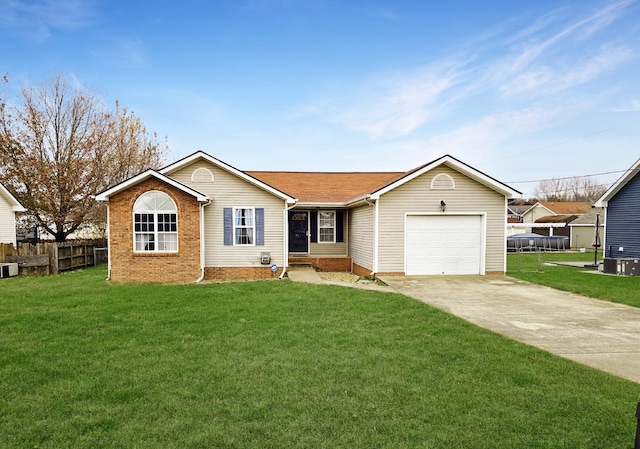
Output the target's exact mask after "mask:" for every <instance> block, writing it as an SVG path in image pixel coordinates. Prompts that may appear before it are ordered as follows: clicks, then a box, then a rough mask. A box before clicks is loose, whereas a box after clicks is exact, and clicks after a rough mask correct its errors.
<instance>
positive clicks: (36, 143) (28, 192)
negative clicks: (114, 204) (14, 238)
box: [0, 73, 168, 242]
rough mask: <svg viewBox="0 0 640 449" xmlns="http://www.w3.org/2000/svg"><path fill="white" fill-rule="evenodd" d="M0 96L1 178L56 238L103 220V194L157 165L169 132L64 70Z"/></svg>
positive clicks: (30, 217) (34, 220)
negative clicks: (161, 132) (162, 133)
mask: <svg viewBox="0 0 640 449" xmlns="http://www.w3.org/2000/svg"><path fill="white" fill-rule="evenodd" d="M8 82H9V79H8V75H4V77H3V80H2V84H3V89H2V94H0V182H2V183H3V184H4V185H5V186H7V187H8V188H9V189H11V191H12V192H13V193H14V194H15V196H16V197H17V199H18V200H19V201H20V202H21V203H22V205H23V206H24V207H25V208H26V209H27V219H28V220H30V221H31V224H32V225H37V226H38V227H40V228H41V229H43V230H45V231H46V232H47V233H49V234H51V235H52V236H53V237H54V238H55V240H56V241H58V242H63V241H65V240H66V239H67V237H68V236H69V235H70V234H72V233H73V232H75V231H76V230H78V228H79V227H80V226H81V225H83V224H87V223H94V224H104V223H105V222H106V207H105V206H104V205H101V204H99V203H97V202H96V201H95V199H94V195H95V194H96V193H97V192H100V191H102V190H105V189H106V188H108V187H110V186H112V185H115V184H117V183H119V182H122V181H124V180H125V179H128V178H130V177H131V176H133V175H135V174H137V173H139V172H141V171H143V170H145V169H147V168H158V167H160V165H161V163H162V159H163V157H164V156H165V155H166V153H167V151H168V145H167V141H166V138H165V139H164V141H162V140H159V139H158V136H157V134H156V133H153V132H149V131H148V130H147V128H146V127H145V125H144V123H143V122H142V120H141V119H140V118H139V117H138V116H136V115H135V114H134V113H133V111H131V110H129V109H127V108H123V107H121V106H120V105H119V103H118V102H117V101H116V102H115V105H114V106H113V107H111V108H108V107H107V106H106V104H105V102H104V100H103V99H102V98H101V97H100V96H99V95H97V94H96V93H95V92H92V91H89V90H87V89H84V88H82V87H80V86H77V85H76V84H73V83H72V82H71V80H70V79H69V78H68V77H66V76H64V75H63V74H61V73H58V74H56V75H55V76H54V77H53V78H52V79H50V80H46V81H43V82H41V83H39V84H36V85H29V86H26V87H23V88H22V89H21V94H20V95H18V98H17V99H16V100H15V101H11V99H9V98H8V95H7V85H8Z"/></svg>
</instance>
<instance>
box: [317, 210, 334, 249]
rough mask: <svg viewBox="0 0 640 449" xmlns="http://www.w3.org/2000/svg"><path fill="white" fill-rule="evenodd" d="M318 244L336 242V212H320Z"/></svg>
mask: <svg viewBox="0 0 640 449" xmlns="http://www.w3.org/2000/svg"><path fill="white" fill-rule="evenodd" d="M318 231H319V232H318V243H335V242H336V213H335V211H320V212H318Z"/></svg>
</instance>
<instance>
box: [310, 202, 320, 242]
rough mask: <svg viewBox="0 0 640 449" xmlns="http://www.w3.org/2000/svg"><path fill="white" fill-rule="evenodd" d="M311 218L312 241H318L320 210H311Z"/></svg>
mask: <svg viewBox="0 0 640 449" xmlns="http://www.w3.org/2000/svg"><path fill="white" fill-rule="evenodd" d="M309 215H311V219H310V220H309V230H310V231H311V243H318V211H316V210H312V211H311V214H309Z"/></svg>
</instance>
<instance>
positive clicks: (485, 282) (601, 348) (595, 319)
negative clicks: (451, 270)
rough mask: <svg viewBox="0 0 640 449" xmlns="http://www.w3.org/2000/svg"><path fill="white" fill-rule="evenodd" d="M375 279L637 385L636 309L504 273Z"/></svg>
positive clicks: (639, 334) (639, 317) (639, 324)
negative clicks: (515, 277) (562, 290)
mask: <svg viewBox="0 0 640 449" xmlns="http://www.w3.org/2000/svg"><path fill="white" fill-rule="evenodd" d="M594 276H595V275H594ZM380 280H381V281H383V282H384V283H386V284H387V285H389V286H390V287H392V288H393V289H394V290H396V291H397V292H399V293H402V294H404V295H407V296H410V297H413V298H415V299H418V300H420V301H422V302H425V303H427V304H430V305H432V306H435V307H437V308H439V309H442V310H444V311H446V312H449V313H451V314H453V315H456V316H459V317H461V318H464V319H465V320H467V321H469V322H471V323H474V324H476V325H478V326H482V327H484V328H487V329H490V330H492V331H494V332H496V333H499V334H502V335H504V336H507V337H509V338H512V339H514V340H517V341H520V342H522V343H526V344H528V345H531V346H535V347H537V348H540V349H544V350H546V351H549V352H551V353H553V354H557V355H559V356H561V357H564V358H567V359H570V360H573V361H576V362H579V363H583V364H585V365H588V366H591V367H593V368H596V369H599V370H602V371H606V372H608V373H611V374H614V375H616V376H619V377H623V378H625V379H629V380H632V381H634V382H637V383H640V308H635V307H629V306H624V305H620V304H615V303H611V302H607V301H600V300H596V299H591V298H587V297H584V296H579V295H575V294H572V293H566V292H561V291H559V290H554V289H552V288H548V287H542V286H539V285H535V284H530V283H528V282H524V281H520V280H517V279H513V278H509V277H506V276H456V277H453V276H381V277H380ZM639 294H640V293H639Z"/></svg>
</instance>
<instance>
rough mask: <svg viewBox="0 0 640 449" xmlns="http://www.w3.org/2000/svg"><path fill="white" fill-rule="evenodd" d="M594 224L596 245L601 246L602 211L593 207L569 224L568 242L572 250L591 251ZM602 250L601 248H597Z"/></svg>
mask: <svg viewBox="0 0 640 449" xmlns="http://www.w3.org/2000/svg"><path fill="white" fill-rule="evenodd" d="M596 223H597V224H598V244H599V245H602V239H603V238H604V209H602V208H600V207H594V208H592V209H591V210H590V211H589V212H587V213H586V214H584V215H580V216H579V217H577V218H576V219H575V220H573V221H571V223H569V229H570V237H569V239H570V241H571V247H572V248H588V249H593V245H594V243H595V241H596ZM598 250H599V251H601V250H602V246H600V247H599V248H598Z"/></svg>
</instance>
